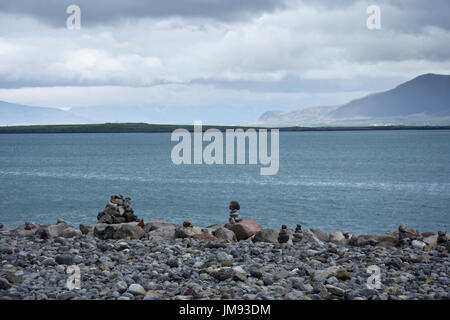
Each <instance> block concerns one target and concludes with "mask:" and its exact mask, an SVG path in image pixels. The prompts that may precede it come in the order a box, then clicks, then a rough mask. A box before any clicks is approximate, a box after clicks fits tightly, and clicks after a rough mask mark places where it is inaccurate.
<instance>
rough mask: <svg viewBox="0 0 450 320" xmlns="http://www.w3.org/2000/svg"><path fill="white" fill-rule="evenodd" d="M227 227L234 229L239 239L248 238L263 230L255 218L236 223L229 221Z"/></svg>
mask: <svg viewBox="0 0 450 320" xmlns="http://www.w3.org/2000/svg"><path fill="white" fill-rule="evenodd" d="M225 228H227V229H229V230H231V231H233V232H234V234H235V235H236V238H237V239H238V241H239V240H245V239H248V238H250V237H251V236H253V235H255V234H256V233H257V232H259V231H261V230H262V227H261V226H260V224H259V223H258V222H256V221H253V220H243V221H241V222H238V223H235V224H230V223H227V224H226V225H225Z"/></svg>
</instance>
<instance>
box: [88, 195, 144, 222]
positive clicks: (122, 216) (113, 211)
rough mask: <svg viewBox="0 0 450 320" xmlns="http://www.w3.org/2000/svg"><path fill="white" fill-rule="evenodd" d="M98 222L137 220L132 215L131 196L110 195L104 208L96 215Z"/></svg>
mask: <svg viewBox="0 0 450 320" xmlns="http://www.w3.org/2000/svg"><path fill="white" fill-rule="evenodd" d="M97 221H98V223H107V224H117V223H125V222H136V221H139V219H138V217H136V216H135V215H134V210H133V207H132V206H131V198H130V197H124V196H122V195H112V196H111V197H110V199H109V203H108V204H107V205H106V207H105V209H103V210H102V211H100V212H99V213H98V215H97Z"/></svg>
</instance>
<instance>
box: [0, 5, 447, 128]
mask: <svg viewBox="0 0 450 320" xmlns="http://www.w3.org/2000/svg"><path fill="white" fill-rule="evenodd" d="M341 2H342V1H339V2H338V1H310V0H305V1H295V0H286V1H271V0H262V1H261V0H257V1H256V0H255V1H242V0H240V1H235V0H223V1H219V0H208V1H205V0H193V1H159V0H158V1H145V2H144V1H137V0H136V1H135V0H132V1H118V0H117V1H111V0H109V1H106V0H101V1H87V0H78V1H75V0H70V1H60V0H45V1H42V0H41V1H32V0H28V1H26V0H2V1H1V3H0V88H1V89H0V100H7V101H11V102H16V103H27V104H31V105H45V106H53V107H62V106H64V107H71V106H72V107H74V106H80V105H82V104H84V105H85V106H94V105H95V106H97V105H114V104H116V105H117V104H119V102H118V101H122V102H120V103H125V104H126V102H124V101H130V103H133V105H141V106H148V107H149V108H152V107H155V106H158V108H161V107H163V108H167V110H168V112H170V108H171V107H180V106H185V109H186V114H188V113H189V106H193V105H196V106H199V105H201V106H205V108H206V106H208V105H210V106H213V107H218V106H220V107H222V109H223V112H224V114H225V113H226V112H227V104H228V105H229V106H230V107H233V110H235V108H236V106H239V108H246V106H249V107H250V106H251V110H253V111H252V113H251V114H248V118H249V119H250V118H251V117H257V116H258V115H259V114H261V113H263V112H265V111H267V110H273V109H280V110H292V109H296V108H302V107H308V106H315V105H325V104H327V105H329V104H340V103H343V102H346V101H347V100H346V99H352V98H357V97H360V96H361V95H363V94H366V93H370V92H375V91H379V90H385V89H389V88H391V87H392V86H394V85H396V84H399V83H401V82H403V81H406V80H409V79H411V78H413V77H415V76H417V75H420V74H423V73H442V74H450V19H448V12H450V1H446V0H442V1H432V2H431V1H422V0H396V1H356V0H355V1H346V2H345V4H342V3H341ZM188 3H189V5H188ZM69 4H78V5H79V6H80V7H81V11H82V22H81V24H82V28H81V30H74V31H71V30H68V29H66V27H65V20H66V18H67V17H68V15H67V14H66V12H65V10H66V7H67V5H69ZM370 4H378V5H380V7H381V23H382V25H381V26H382V29H381V30H368V29H367V28H366V19H367V17H368V15H367V14H366V8H367V6H368V5H370ZM117 87H120V88H122V89H121V90H111V89H108V90H106V89H105V88H117ZM30 92H33V94H32V95H30ZM70 92H73V93H74V94H70ZM75 93H76V94H75ZM119 95H120V99H119ZM69 97H70V98H69ZM333 101H334V102H333ZM215 110H216V109H215ZM230 110H231V109H230ZM249 119H246V120H249Z"/></svg>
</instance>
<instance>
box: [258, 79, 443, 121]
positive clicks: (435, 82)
mask: <svg viewBox="0 0 450 320" xmlns="http://www.w3.org/2000/svg"><path fill="white" fill-rule="evenodd" d="M328 108H329V109H327V107H316V108H307V109H302V110H297V111H293V112H266V113H264V114H263V115H262V116H261V117H260V118H259V119H258V121H256V122H255V124H258V125H264V124H266V125H313V126H314V125H375V124H377V125H383V124H435V123H436V124H443V123H446V124H448V123H450V75H438V74H424V75H421V76H418V77H416V78H414V79H412V80H410V81H408V82H405V83H403V84H401V85H399V86H397V87H396V88H394V89H392V90H388V91H385V92H380V93H375V94H371V95H368V96H366V97H364V98H361V99H356V100H353V101H350V102H348V103H346V104H344V105H341V106H339V107H328Z"/></svg>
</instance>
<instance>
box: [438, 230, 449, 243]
mask: <svg viewBox="0 0 450 320" xmlns="http://www.w3.org/2000/svg"><path fill="white" fill-rule="evenodd" d="M446 242H447V231H445V230H440V231H439V232H438V237H437V243H439V244H445V243H446Z"/></svg>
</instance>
